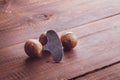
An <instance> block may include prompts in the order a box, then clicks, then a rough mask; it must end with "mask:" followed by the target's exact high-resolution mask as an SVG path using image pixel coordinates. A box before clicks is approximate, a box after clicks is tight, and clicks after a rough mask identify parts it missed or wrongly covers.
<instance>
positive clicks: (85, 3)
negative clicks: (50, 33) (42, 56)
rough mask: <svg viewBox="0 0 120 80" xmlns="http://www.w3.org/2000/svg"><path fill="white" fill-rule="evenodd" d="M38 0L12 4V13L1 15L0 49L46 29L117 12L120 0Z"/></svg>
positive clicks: (64, 28)
mask: <svg viewBox="0 0 120 80" xmlns="http://www.w3.org/2000/svg"><path fill="white" fill-rule="evenodd" d="M40 1H41V2H40V3H39V2H35V3H34V4H32V1H31V3H30V5H29V4H28V5H27V6H25V5H24V4H21V5H22V6H21V5H13V6H12V5H11V7H12V8H11V9H12V14H10V13H4V14H3V13H1V14H0V17H1V19H2V20H1V21H0V48H3V47H6V46H10V45H12V44H16V43H20V42H23V41H26V39H29V38H37V37H38V36H39V35H40V34H41V33H42V32H44V31H46V30H49V29H54V30H56V31H62V30H66V29H69V28H73V27H76V26H79V25H84V24H87V23H90V22H94V21H96V20H100V19H103V18H107V17H111V16H114V15H117V14H119V13H120V5H119V3H120V0H100V1H99V0H71V1H69V0H64V1H61V0H60V1H59V0H56V1H54V0H51V2H49V1H48V2H46V4H45V1H43V0H40ZM42 1H43V2H42ZM66 5H67V6H66ZM28 34H29V35H28ZM8 39H9V40H8Z"/></svg>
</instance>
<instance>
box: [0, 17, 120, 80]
mask: <svg viewBox="0 0 120 80" xmlns="http://www.w3.org/2000/svg"><path fill="white" fill-rule="evenodd" d="M119 21H120V15H117V16H114V17H110V18H107V19H103V20H100V21H97V22H94V23H90V24H86V25H84V26H79V27H76V28H72V29H70V30H67V31H73V32H74V33H75V34H76V35H77V36H78V39H79V44H78V46H77V47H76V48H75V49H74V50H72V51H70V52H65V55H64V59H63V61H62V62H61V63H59V64H55V63H53V61H52V59H51V57H50V55H47V56H44V57H43V58H41V59H37V60H30V59H28V57H27V55H26V54H25V52H24V49H23V45H24V43H20V44H16V45H13V46H10V47H6V48H2V49H0V53H1V54H0V72H1V73H0V79H1V80H4V79H5V80H9V79H10V78H12V79H22V80H29V79H34V80H39V79H41V80H43V79H48V80H55V79H71V78H73V77H76V76H79V75H82V74H85V73H87V72H90V71H93V70H95V69H99V68H101V67H104V66H106V65H109V64H112V63H115V62H117V61H120V54H119V52H120V43H119V42H120V35H119V34H120V27H119V26H120V23H119ZM64 32H65V31H62V32H61V33H64ZM61 33H60V34H61Z"/></svg>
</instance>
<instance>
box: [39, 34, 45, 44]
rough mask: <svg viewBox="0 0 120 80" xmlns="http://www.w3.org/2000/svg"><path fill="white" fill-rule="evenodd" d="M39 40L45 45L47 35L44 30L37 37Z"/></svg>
mask: <svg viewBox="0 0 120 80" xmlns="http://www.w3.org/2000/svg"><path fill="white" fill-rule="evenodd" d="M39 41H40V43H41V44H42V45H45V44H46V43H47V36H46V32H44V33H42V34H41V35H40V37H39Z"/></svg>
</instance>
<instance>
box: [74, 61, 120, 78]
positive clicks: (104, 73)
mask: <svg viewBox="0 0 120 80" xmlns="http://www.w3.org/2000/svg"><path fill="white" fill-rule="evenodd" d="M75 80H120V63H119V64H117V65H113V66H111V67H108V68H106V69H103V70H100V71H98V72H95V73H91V74H88V75H86V76H83V77H81V78H78V79H75Z"/></svg>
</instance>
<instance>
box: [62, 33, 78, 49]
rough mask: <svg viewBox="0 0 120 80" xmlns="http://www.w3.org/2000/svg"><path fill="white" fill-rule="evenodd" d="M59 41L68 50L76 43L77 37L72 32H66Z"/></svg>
mask: <svg viewBox="0 0 120 80" xmlns="http://www.w3.org/2000/svg"><path fill="white" fill-rule="evenodd" d="M61 42H62V45H63V47H64V50H66V51H69V50H71V49H73V48H74V47H75V46H76V45H77V38H76V36H75V35H73V33H72V32H67V33H65V34H63V35H62V36H61Z"/></svg>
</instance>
